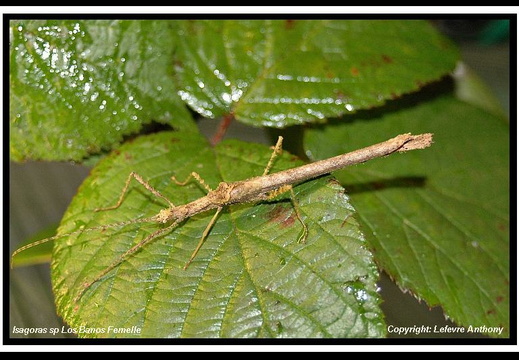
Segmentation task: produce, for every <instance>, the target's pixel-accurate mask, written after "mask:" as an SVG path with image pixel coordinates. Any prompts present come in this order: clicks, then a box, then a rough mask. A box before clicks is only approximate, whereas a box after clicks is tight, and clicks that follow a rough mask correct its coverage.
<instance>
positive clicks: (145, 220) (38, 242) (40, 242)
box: [11, 215, 157, 269]
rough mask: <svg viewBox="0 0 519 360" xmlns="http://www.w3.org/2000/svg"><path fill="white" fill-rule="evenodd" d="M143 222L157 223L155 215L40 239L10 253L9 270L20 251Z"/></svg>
mask: <svg viewBox="0 0 519 360" xmlns="http://www.w3.org/2000/svg"><path fill="white" fill-rule="evenodd" d="M144 222H157V218H156V215H154V216H151V217H147V218H140V219H132V220H127V221H120V222H116V223H112V224H106V225H99V226H94V227H91V228H87V229H81V230H76V231H73V232H69V233H66V234H58V235H55V236H51V237H48V238H45V239H41V240H38V241H35V242H32V243H30V244H27V245H24V246H22V247H20V248H18V249H16V250H15V251H14V252H13V253H12V255H11V269H12V268H13V261H14V258H15V256H16V255H18V254H19V253H21V252H22V251H25V250H27V249H30V248H33V247H35V246H38V245H41V244H45V243H47V242H49V241H53V240H56V239H59V238H62V237H64V236H72V235H76V234H82V233H85V232H90V231H96V230H97V231H99V230H101V231H102V230H105V229H110V228H115V227H121V226H126V225H130V224H136V223H144Z"/></svg>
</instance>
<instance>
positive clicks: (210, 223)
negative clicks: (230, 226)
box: [184, 207, 223, 270]
mask: <svg viewBox="0 0 519 360" xmlns="http://www.w3.org/2000/svg"><path fill="white" fill-rule="evenodd" d="M222 209H223V208H222V207H219V208H217V209H216V213H215V214H214V215H213V218H212V219H211V221H210V222H209V224H207V226H206V228H205V230H204V233H203V234H202V237H201V238H200V241H199V242H198V245H197V246H196V248H195V251H193V253H192V254H191V257H190V258H189V260H188V261H187V263H186V265H184V270H186V269H187V267H188V266H189V264H191V262H192V261H193V259H194V258H195V256H196V254H198V250H200V248H201V247H202V244H203V243H204V241H205V239H206V238H207V235H209V231H211V228H212V227H213V225H214V223H215V222H216V218H217V217H218V215H219V214H220V212H221V211H222Z"/></svg>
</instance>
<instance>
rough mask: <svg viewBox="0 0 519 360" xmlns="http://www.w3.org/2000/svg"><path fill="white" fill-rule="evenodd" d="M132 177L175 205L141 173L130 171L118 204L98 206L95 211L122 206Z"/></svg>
mask: <svg viewBox="0 0 519 360" xmlns="http://www.w3.org/2000/svg"><path fill="white" fill-rule="evenodd" d="M132 178H133V179H135V180H137V181H138V182H139V183H140V184H141V185H142V186H144V187H145V188H146V190H148V191H149V192H151V193H152V194H153V195H155V196H157V197H159V198H161V199H163V200H165V201H166V202H167V203H168V204H169V206H170V207H174V206H175V205H174V204H173V203H172V202H171V201H170V200H169V199H168V198H167V197H165V196H164V195H162V194H161V193H160V192H159V191H158V190H156V189H154V188H153V186H151V185H150V184H149V183H148V182H147V181H146V180H144V179H143V178H142V177H141V176H140V175H139V174H137V173H136V172H134V171H132V172H131V173H130V175H128V178H127V179H126V183H125V184H124V188H123V191H122V192H121V196H119V200H118V201H117V204H115V205H113V206H109V207H106V208H98V209H95V210H94V211H96V212H97V211H106V210H114V209H117V208H118V207H119V206H121V204H122V202H123V200H124V195H126V193H127V192H128V188H129V187H130V181H131V180H132Z"/></svg>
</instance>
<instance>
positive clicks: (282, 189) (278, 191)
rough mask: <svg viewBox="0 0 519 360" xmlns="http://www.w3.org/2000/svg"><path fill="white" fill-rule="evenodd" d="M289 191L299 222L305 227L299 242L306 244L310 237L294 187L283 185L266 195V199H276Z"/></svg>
mask: <svg viewBox="0 0 519 360" xmlns="http://www.w3.org/2000/svg"><path fill="white" fill-rule="evenodd" d="M288 191H290V202H291V203H292V206H293V207H294V212H295V214H296V217H297V220H299V222H300V223H301V225H302V226H303V233H302V234H301V236H299V239H298V242H300V243H304V242H306V238H307V237H308V227H307V226H306V224H305V223H304V221H303V218H302V217H301V207H300V206H299V202H298V201H297V198H296V194H295V193H294V189H293V188H292V185H283V186H281V187H279V188H278V189H276V190H272V191H270V192H269V193H267V194H266V199H267V200H270V199H274V198H275V197H277V196H279V195H281V194H283V193H285V192H288Z"/></svg>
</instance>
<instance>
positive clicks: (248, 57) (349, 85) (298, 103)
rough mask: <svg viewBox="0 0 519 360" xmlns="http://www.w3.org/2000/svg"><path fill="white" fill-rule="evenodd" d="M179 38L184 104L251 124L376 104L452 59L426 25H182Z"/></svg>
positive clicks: (296, 120)
mask: <svg viewBox="0 0 519 360" xmlns="http://www.w3.org/2000/svg"><path fill="white" fill-rule="evenodd" d="M178 34H179V43H178V47H177V50H176V52H175V56H176V59H177V60H176V71H177V77H178V79H179V87H180V91H179V93H180V95H181V97H182V98H183V99H184V101H186V103H187V104H189V105H190V106H191V107H192V108H193V109H194V110H195V111H197V112H198V113H200V114H202V115H203V116H206V117H218V116H221V115H223V114H228V113H233V114H234V115H235V117H236V119H238V120H239V121H242V122H245V123H248V124H251V125H255V126H260V125H263V126H275V127H285V126H288V125H294V124H301V123H306V122H316V121H318V122H319V121H323V120H324V118H326V117H335V116H339V115H342V114H344V113H350V112H353V111H356V110H359V109H366V108H371V107H374V106H378V105H381V104H383V103H384V102H385V101H386V100H388V99H393V98H395V97H398V96H400V95H402V94H405V93H408V92H412V91H416V90H418V89H419V88H420V87H422V86H423V85H424V84H426V83H428V82H431V81H435V80H437V79H439V78H441V77H442V76H444V75H446V74H448V73H449V72H450V71H452V70H453V69H454V66H455V64H456V60H457V59H458V53H457V50H456V49H455V48H454V47H453V46H452V44H450V43H449V42H448V41H447V40H446V39H445V38H443V37H442V36H441V35H440V34H439V33H438V32H437V31H436V30H435V29H434V28H433V27H432V26H431V25H430V24H429V23H427V22H425V21H395V20H393V21H381V20H375V21H368V20H359V21H353V20H241V21H230V20H224V21H215V20H207V21H184V22H180V25H179V30H178Z"/></svg>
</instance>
